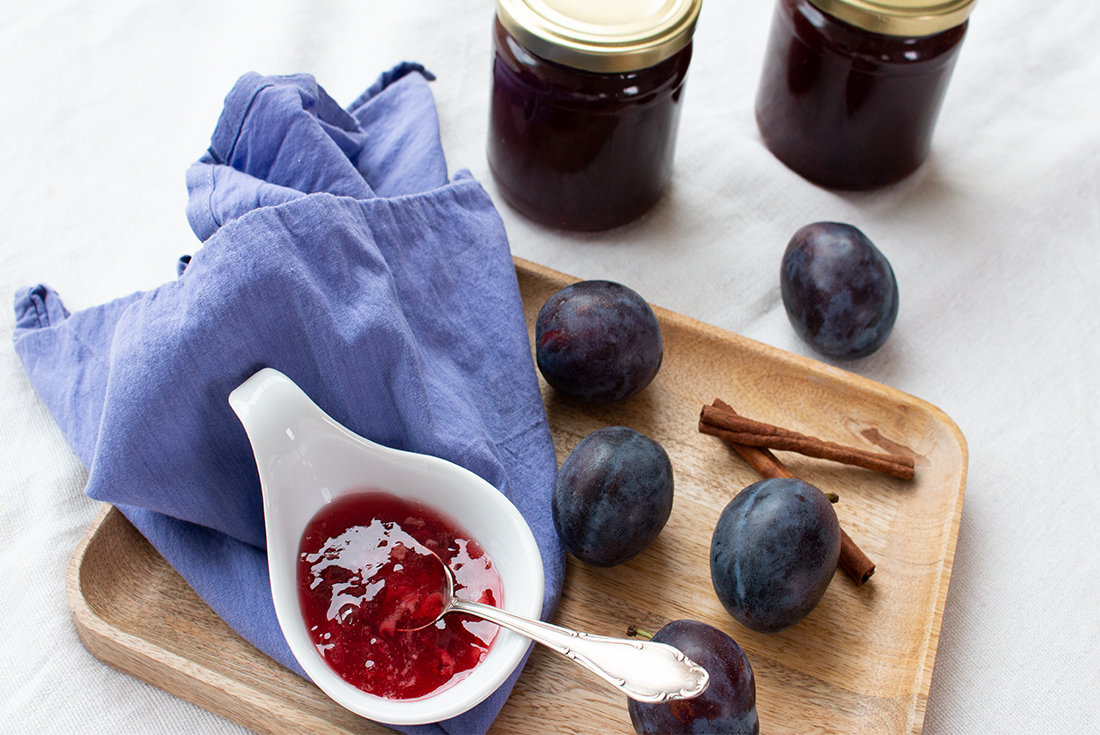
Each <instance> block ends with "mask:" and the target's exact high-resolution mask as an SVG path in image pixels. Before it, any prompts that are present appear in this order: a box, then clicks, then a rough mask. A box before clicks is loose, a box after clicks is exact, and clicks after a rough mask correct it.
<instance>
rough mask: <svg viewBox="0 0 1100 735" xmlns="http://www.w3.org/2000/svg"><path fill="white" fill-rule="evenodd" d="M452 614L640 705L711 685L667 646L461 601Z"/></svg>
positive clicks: (701, 671) (693, 665)
mask: <svg viewBox="0 0 1100 735" xmlns="http://www.w3.org/2000/svg"><path fill="white" fill-rule="evenodd" d="M448 612H463V613H467V614H469V615H474V616H476V617H479V618H483V619H485V620H489V621H491V622H493V623H496V624H497V625H500V626H502V627H504V628H508V629H509V630H512V631H515V632H516V633H519V634H520V635H523V636H526V637H527V638H530V639H531V640H533V641H536V642H538V643H541V644H543V645H544V646H547V647H548V648H551V649H553V650H555V651H557V652H558V653H560V654H562V655H563V656H566V657H567V658H571V659H573V660H574V661H576V662H577V663H579V664H580V665H581V666H583V667H585V668H586V669H588V670H589V671H591V672H593V673H595V674H596V675H597V676H599V677H600V678H602V679H604V680H605V681H607V682H608V683H610V684H611V685H612V686H614V687H616V688H618V689H620V690H621V691H622V692H623V693H625V694H626V696H628V697H630V698H631V699H636V700H638V701H639V702H665V701H669V700H673V699H689V698H691V697H695V696H698V695H700V694H702V693H703V691H704V690H705V689H706V688H707V684H708V683H709V681H710V675H709V674H707V672H706V670H705V669H704V668H703V667H702V666H700V665H699V664H697V663H695V662H694V661H692V660H691V659H689V658H688V657H687V656H685V655H684V654H683V653H682V652H681V651H680V650H679V649H677V648H674V647H672V646H669V645H667V644H664V643H656V642H654V641H643V640H638V639H636V638H609V637H607V636H601V635H591V634H589V633H581V632H578V631H575V630H569V629H568V628H562V627H560V626H557V625H551V624H550V623H544V622H542V621H541V620H531V619H529V618H524V617H521V616H519V615H514V614H513V613H510V612H508V611H507V610H501V609H500V608H498V607H492V606H491V605H483V604H481V603H478V602H470V601H468V600H461V599H457V598H456V599H455V600H454V603H453V605H452V606H451V608H450V610H449V611H448Z"/></svg>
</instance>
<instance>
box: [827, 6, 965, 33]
mask: <svg viewBox="0 0 1100 735" xmlns="http://www.w3.org/2000/svg"><path fill="white" fill-rule="evenodd" d="M976 2H977V0H810V3H811V4H812V5H814V6H815V7H817V8H818V9H819V10H822V11H824V12H826V13H828V14H829V15H831V16H833V17H834V18H838V19H840V20H842V21H844V22H845V23H851V24H852V25H854V26H856V27H857V28H862V29H863V30H865V31H871V32H873V33H882V34H884V35H887V36H931V35H932V34H933V33H939V32H941V31H946V30H947V29H948V28H954V27H955V26H957V25H959V24H961V23H962V22H963V21H965V20H966V19H967V18H969V17H970V11H972V10H973V9H974V5H975V3H976Z"/></svg>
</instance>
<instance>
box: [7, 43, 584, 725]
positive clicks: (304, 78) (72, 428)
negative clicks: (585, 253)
mask: <svg viewBox="0 0 1100 735" xmlns="http://www.w3.org/2000/svg"><path fill="white" fill-rule="evenodd" d="M430 79H431V76H430V75H429V74H428V73H427V72H426V71H425V70H424V69H423V68H422V67H420V66H419V65H415V64H401V65H399V66H397V67H395V68H394V69H393V70H391V71H389V72H387V73H385V74H383V75H382V76H381V78H380V79H379V80H378V81H377V82H376V83H375V84H373V85H372V86H371V87H370V88H369V89H368V90H367V91H366V92H364V93H363V95H362V96H361V97H360V98H359V99H358V100H356V101H355V102H354V103H353V104H352V105H351V106H350V107H348V108H347V109H343V108H341V107H340V106H339V105H337V104H336V103H335V102H334V101H333V100H332V98H330V97H329V96H328V95H327V94H326V93H325V91H324V90H323V89H322V88H321V87H320V86H318V84H317V83H316V82H315V80H314V79H313V78H312V77H310V76H308V75H299V76H291V77H265V76H261V75H258V74H247V75H245V76H244V77H242V78H241V79H240V80H239V81H238V83H237V84H236V86H235V87H234V88H233V90H232V91H231V92H230V93H229V95H228V97H227V98H226V101H225V109H224V111H223V113H222V115H221V118H220V119H219V121H218V124H217V127H216V129H215V131H214V134H213V136H212V139H211V145H210V148H209V150H208V151H207V153H206V154H205V155H203V156H202V158H201V159H200V160H199V161H198V162H197V163H196V164H194V166H192V168H191V169H190V170H189V171H188V173H187V184H188V189H189V191H190V198H189V202H188V206H187V216H188V220H189V221H190V223H191V226H192V229H193V230H194V231H195V233H196V234H197V235H198V236H199V238H200V239H201V240H202V241H203V244H202V246H201V248H199V249H198V251H197V252H196V253H195V254H194V256H193V257H191V258H187V257H185V258H182V259H181V262H180V266H179V270H180V276H179V278H178V280H176V281H173V282H170V283H166V284H164V285H162V286H161V287H159V288H156V289H154V290H152V291H149V292H147V293H135V294H132V295H129V296H126V297H124V298H121V299H118V300H116V301H113V302H110V303H107V304H104V305H101V306H98V307H95V308H91V309H87V310H85V311H81V312H77V313H74V314H70V313H69V312H68V311H67V310H66V309H65V307H64V305H63V304H62V303H61V300H60V299H59V297H58V296H57V294H56V293H55V292H53V291H52V290H50V289H49V288H48V287H45V286H41V285H40V286H36V287H33V288H29V289H24V290H22V291H21V292H20V293H18V294H17V295H16V304H15V309H16V319H17V324H16V330H15V335H14V341H15V349H16V350H17V352H18V354H19V356H20V358H21V359H22V361H23V364H24V366H25V368H26V370H27V372H28V374H29V375H30V378H31V380H32V382H33V383H34V385H35V388H36V390H37V391H38V393H39V395H40V396H41V397H42V399H43V400H44V401H45V403H46V405H47V406H48V407H49V409H50V411H51V412H52V414H53V416H54V417H55V419H56V420H57V422H58V424H59V426H60V427H61V430H62V431H63V433H64V435H65V437H66V438H67V440H68V441H69V443H70V445H71V446H72V447H73V450H74V451H75V452H76V454H77V456H78V457H79V458H80V460H81V461H82V462H83V463H84V465H85V466H86V467H87V468H88V470H89V475H88V484H87V488H86V492H87V494H88V495H89V496H90V497H92V498H95V499H97V500H102V501H106V502H109V503H112V504H114V505H115V506H117V507H118V508H119V509H120V510H121V511H122V512H123V513H124V514H125V515H126V517H127V518H129V519H130V521H131V522H133V524H134V525H135V526H136V527H137V528H138V529H139V530H140V531H141V532H142V533H143V534H144V535H145V536H146V537H147V538H148V539H149V540H150V541H151V542H152V544H153V545H154V546H155V547H156V548H157V549H158V551H159V552H160V553H161V554H163V555H164V557H165V558H166V559H167V560H168V561H169V562H170V563H171V564H172V565H173V566H174V567H175V568H176V569H177V570H178V571H179V572H180V574H181V575H182V576H183V578H184V579H186V580H187V582H188V583H189V584H190V585H191V586H192V587H193V588H194V589H195V590H196V591H197V592H198V594H199V595H200V596H201V597H202V598H203V599H204V600H205V601H206V602H207V603H208V604H209V605H210V606H211V608H212V609H213V610H214V611H215V612H216V613H217V614H218V615H220V616H221V617H222V618H224V619H225V620H226V621H227V622H228V623H229V624H230V625H231V626H232V627H233V628H234V629H235V630H236V631H238V632H239V633H240V634H241V635H242V637H244V638H245V639H247V640H248V641H250V642H252V643H253V644H254V645H256V646H257V647H258V648H260V649H261V650H263V651H264V652H266V653H267V654H268V655H270V656H271V657H272V658H274V659H275V660H277V661H279V662H280V663H282V664H283V665H285V666H287V667H289V668H291V669H293V670H295V671H297V672H298V673H300V674H302V673H303V672H302V670H301V668H300V667H299V666H298V664H297V662H296V661H295V660H294V657H293V656H292V654H291V653H290V649H289V648H288V646H287V644H286V641H285V640H284V639H283V636H282V633H281V631H280V629H279V626H278V622H277V621H276V618H275V614H274V608H273V606H272V602H271V592H270V588H269V586H268V575H267V566H266V556H265V553H264V546H265V541H264V519H263V508H262V501H261V493H260V485H259V479H258V476H257V473H256V466H255V462H254V459H253V455H252V451H251V447H250V445H249V442H248V438H247V436H246V434H245V432H244V429H243V428H242V427H241V425H240V423H239V421H238V420H237V418H236V416H235V415H234V414H233V412H232V411H231V410H230V408H229V405H228V403H227V397H228V395H229V393H230V391H232V390H233V389H234V388H235V387H237V385H239V384H240V383H241V382H243V381H244V380H245V379H246V378H248V377H249V376H250V375H252V374H253V373H254V372H255V371H256V370H258V369H259V368H261V367H263V366H270V367H273V368H276V369H278V370H280V371H282V372H283V373H285V374H286V375H288V376H289V377H290V378H291V379H292V380H294V382H296V383H297V384H298V385H299V386H301V387H302V389H303V390H304V391H305V392H306V393H307V394H308V395H309V396H310V397H311V398H312V399H313V400H314V401H315V402H316V403H317V404H318V405H319V406H320V407H321V408H322V409H323V410H325V411H326V412H327V413H328V414H329V415H331V416H332V417H333V418H334V419H335V420H336V421H338V422H340V423H341V424H344V425H345V426H347V427H348V428H350V429H351V430H353V431H355V432H356V433H358V434H361V435H362V436H365V437H367V438H369V439H371V440H373V441H376V442H378V443H380V444H384V445H386V446H390V447H395V448H398V449H405V450H411V451H416V452H422V453H426V454H432V455H436V456H439V457H443V458H445V459H448V460H451V461H452V462H455V463H457V464H460V465H462V466H464V467H466V468H468V469H470V470H472V471H473V472H475V473H477V474H478V475H480V476H481V477H483V478H484V479H486V480H487V481H488V482H490V483H492V484H493V485H494V486H496V487H497V488H498V489H500V491H501V492H503V493H504V494H505V495H507V496H508V497H509V498H510V499H511V500H512V501H513V502H514V503H515V504H516V506H517V507H518V508H519V510H520V511H521V513H522V514H523V515H524V517H525V518H526V519H527V521H528V523H529V524H530V526H531V529H532V530H533V531H534V534H535V537H536V539H537V540H538V543H539V548H540V550H541V551H542V555H543V562H544V565H545V572H546V590H547V598H546V604H545V607H544V616H545V617H549V616H550V615H552V614H553V611H554V610H555V609H556V606H557V603H558V599H559V596H560V592H561V584H562V572H563V566H564V559H563V554H562V550H561V547H560V545H559V543H558V540H557V537H556V534H555V532H554V528H553V523H552V521H551V518H550V505H549V494H550V490H551V487H552V485H553V477H554V473H555V471H556V467H557V465H556V460H555V456H554V447H553V442H552V440H551V437H550V432H549V428H548V425H547V421H546V415H545V412H544V409H543V405H542V400H541V397H540V394H539V389H538V382H537V379H536V375H535V371H534V366H533V363H532V360H531V349H530V343H529V341H528V336H527V328H526V325H525V322H524V317H523V307H522V302H521V300H520V295H519V290H518V286H517V283H516V276H515V270H514V266H513V263H512V260H511V256H510V252H509V248H508V242H507V238H506V235H505V232H504V228H503V224H502V223H501V221H500V218H499V216H498V214H497V212H496V210H495V209H494V207H493V204H492V202H491V200H490V199H489V197H488V195H487V194H486V193H485V191H484V190H483V189H482V188H481V186H480V185H479V184H478V183H477V182H476V181H475V180H474V179H473V178H472V177H471V176H470V175H469V174H468V173H465V172H461V173H459V174H457V175H456V176H455V177H454V179H453V180H448V177H447V167H446V161H445V159H444V156H443V151H442V148H441V145H440V141H439V130H438V120H437V118H436V111H435V104H434V100H433V98H432V95H431V91H430V89H429V88H428V80H430ZM518 674H519V672H518V670H517V672H516V673H515V674H513V676H512V678H511V679H509V681H508V682H507V683H506V684H505V685H504V686H503V687H502V688H501V689H500V690H499V691H498V692H497V693H496V694H494V695H493V696H492V697H491V698H490V699H489V700H487V701H485V702H484V703H482V704H481V705H479V706H478V707H477V708H475V709H474V710H472V711H471V712H468V713H466V714H464V715H461V716H459V717H457V718H454V719H452V720H448V721H446V722H443V723H439V724H438V725H429V726H423V727H408V728H401V729H403V730H406V731H409V732H424V733H429V732H434V733H439V732H447V733H476V732H484V731H485V730H487V729H488V727H489V725H490V724H491V723H492V721H493V718H494V717H495V716H496V714H497V713H498V711H499V710H500V707H501V706H503V704H504V701H505V699H506V698H507V696H508V694H509V693H510V691H511V689H512V686H513V684H514V683H515V679H516V677H517V676H518ZM303 675H304V674H303Z"/></svg>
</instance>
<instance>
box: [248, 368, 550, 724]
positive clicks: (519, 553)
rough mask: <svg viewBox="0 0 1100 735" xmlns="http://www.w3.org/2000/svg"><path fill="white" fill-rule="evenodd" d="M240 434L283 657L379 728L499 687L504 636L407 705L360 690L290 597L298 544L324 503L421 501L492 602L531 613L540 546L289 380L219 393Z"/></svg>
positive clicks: (492, 505)
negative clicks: (342, 499) (483, 572)
mask: <svg viewBox="0 0 1100 735" xmlns="http://www.w3.org/2000/svg"><path fill="white" fill-rule="evenodd" d="M229 404H230V406H231V407H232V408H233V410H234V411H235V412H236V414H237V416H238V417H239V418H240V420H241V423H242V424H243V425H244V428H245V431H246V432H247V433H248V438H249V441H250V442H251V444H252V450H253V453H254V454H255V456H256V466H257V469H258V470H259V475H260V484H261V486H262V489H263V507H264V522H265V525H266V534H267V561H268V571H269V573H270V576H271V595H272V598H273V600H274V603H275V613H276V615H277V617H278V620H279V625H280V627H281V628H282V631H283V635H284V636H285V637H286V640H287V643H288V644H289V645H290V650H291V651H292V652H293V654H294V656H295V658H297V660H298V662H299V663H300V664H301V665H302V668H303V669H304V670H305V671H306V673H307V674H308V675H309V677H310V678H311V679H312V680H313V682H314V683H315V684H317V686H318V687H320V688H321V690H322V691H324V692H325V693H326V694H327V695H328V696H329V697H331V698H332V699H333V700H335V701H336V702H337V703H338V704H340V705H342V706H343V707H345V708H347V709H349V710H351V711H352V712H355V713H356V714H359V715H361V716H363V717H368V718H370V719H372V720H376V721H378V722H383V723H387V724H392V725H413V724H423V723H429V722H438V721H440V720H445V719H448V718H450V717H454V716H456V715H458V714H461V713H462V712H465V711H466V710H468V709H470V708H471V707H473V706H475V705H476V704H478V703H479V702H481V701H482V700H484V699H485V698H486V697H488V696H489V695H490V694H491V693H492V692H494V691H495V690H496V689H497V688H499V686H500V685H501V684H502V683H504V681H505V680H506V679H507V678H508V676H509V675H510V674H511V672H512V671H513V670H514V669H515V668H516V666H517V665H519V663H520V662H521V661H522V660H523V656H524V655H525V653H526V652H527V649H528V647H529V645H530V642H529V641H528V640H527V639H526V638H525V637H523V636H520V635H517V634H516V633H513V632H512V631H509V630H504V629H502V630H501V631H500V632H499V633H498V634H497V637H496V639H495V640H494V641H493V643H492V646H491V647H490V650H489V652H488V654H487V655H486V657H485V659H484V660H483V661H482V662H481V663H479V664H478V665H477V666H476V667H475V668H474V669H473V670H472V671H471V672H470V674H469V676H467V678H466V679H464V680H463V681H461V682H459V683H457V684H455V685H454V686H452V687H450V688H449V689H446V690H444V691H442V692H439V693H436V694H433V695H430V696H428V697H424V698H421V699H416V700H390V699H383V698H381V697H377V696H374V695H372V694H368V693H366V692H364V691H362V690H360V689H358V688H356V687H354V686H352V685H351V684H349V683H347V682H346V681H344V680H343V679H342V678H340V677H339V676H338V675H337V674H336V673H335V672H334V671H333V670H332V669H331V668H330V667H329V666H328V664H326V663H325V661H324V659H323V658H322V657H321V655H320V654H319V653H318V651H317V649H316V648H315V646H314V644H313V642H312V641H311V640H310V637H309V633H308V631H307V630H306V626H305V623H304V622H303V618H302V613H301V609H300V607H299V602H298V582H297V556H298V544H299V541H300V540H301V537H302V534H303V532H304V531H305V528H306V525H307V524H308V523H309V521H310V519H312V518H313V516H314V515H315V514H316V513H317V511H318V510H320V509H321V507H322V506H324V505H325V504H327V503H330V502H331V501H332V500H333V499H334V498H337V497H339V496H341V495H343V494H345V493H348V492H355V491H362V490H364V489H366V488H370V489H377V490H382V491H384V492H388V493H390V494H392V495H396V496H398V497H401V498H406V499H410V500H416V501H420V502H424V503H426V504H428V505H430V506H431V507H433V508H435V509H436V510H437V511H439V512H440V513H442V514H443V515H444V516H447V517H449V518H451V519H452V520H453V521H455V523H456V524H457V525H458V526H459V527H461V528H463V529H465V530H466V531H468V532H469V533H470V535H471V536H472V537H473V538H474V539H476V540H477V541H478V542H479V543H480V544H481V546H482V547H483V548H484V549H485V551H486V552H487V553H488V555H489V557H490V558H491V559H492V560H493V562H494V565H495V567H496V570H497V573H498V574H499V575H500V578H501V585H502V588H503V592H504V599H503V601H502V607H503V608H504V609H506V610H509V611H512V612H514V613H516V614H518V615H522V616H525V617H533V618H537V617H538V616H539V614H540V613H541V611H542V604H543V595H544V588H543V567H542V559H541V557H540V555H539V550H538V545H537V543H536V542H535V538H534V536H533V535H532V533H531V530H530V528H529V527H528V525H527V523H526V521H525V520H524V519H523V516H522V515H520V513H519V511H518V510H517V509H516V507H515V506H514V505H512V503H511V502H510V501H509V500H508V499H507V498H506V497H505V496H504V495H503V494H502V493H501V492H500V491H498V490H497V489H496V488H495V487H493V486H492V485H490V484H489V483H488V482H486V481H485V480H483V479H482V478H480V477H478V476H477V475H475V474H474V473H472V472H470V471H468V470H466V469H464V468H462V467H459V466H458V465H455V464H453V463H451V462H447V461H446V460H443V459H439V458H438V457H431V456H427V455H422V454H415V453H412V452H404V451H399V450H395V449H390V448H388V447H383V446H381V445H379V444H375V443H374V442H371V441H368V440H367V439H364V438H363V437H361V436H358V435H357V434H355V433H353V432H352V431H350V430H348V429H347V428H345V427H344V426H342V425H340V424H339V423H337V422H336V421H334V420H333V419H332V418H331V417H329V416H328V415H327V414H325V413H324V411H322V410H321V409H320V408H319V407H318V406H317V405H316V404H315V403H314V402H313V401H312V400H310V398H309V397H308V396H307V395H306V394H305V393H304V392H303V391H302V390H301V389H300V388H299V387H298V386H297V385H296V384H295V383H294V382H293V381H291V380H290V379H289V378H288V377H287V376H285V375H283V374H282V373H280V372H279V371H277V370H273V369H271V368H263V369H262V370H260V371H259V372H257V373H256V374H255V375H253V376H252V377H250V378H249V379H248V380H246V381H245V382H244V383H242V384H241V385H240V386H239V387H237V388H236V389H235V390H234V391H233V392H232V393H231V394H230V395H229Z"/></svg>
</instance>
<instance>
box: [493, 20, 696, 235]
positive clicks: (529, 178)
mask: <svg viewBox="0 0 1100 735" xmlns="http://www.w3.org/2000/svg"><path fill="white" fill-rule="evenodd" d="M701 3H702V0H617V2H613V3H601V2H592V1H591V0H498V2H497V14H496V20H495V23H494V33H493V49H494V59H493V86H492V90H493V91H492V104H491V117H490V121H489V145H488V157H489V166H490V169H491V170H492V172H493V177H494V179H495V180H496V182H497V186H498V188H499V191H500V194H501V196H502V197H503V198H504V199H505V200H506V201H507V202H508V204H510V205H511V206H512V207H514V208H515V209H516V210H518V211H519V212H521V213H522V214H524V215H526V216H527V217H529V218H531V219H533V220H535V221H537V222H540V223H542V224H545V225H549V226H551V227H558V228H562V229H567V230H576V231H592V230H604V229H608V228H611V227H617V226H619V225H623V224H626V223H627V222H630V221H631V220H633V219H635V218H637V217H639V216H640V215H641V214H643V213H644V212H646V211H647V210H648V209H649V208H650V207H652V206H653V205H654V204H655V203H656V202H657V200H658V199H659V198H660V196H661V194H662V193H663V192H664V190H665V188H666V187H667V185H668V182H669V179H670V177H671V175H672V160H673V152H674V149H675V145H676V131H677V127H678V124H679V119H680V109H681V107H682V106H683V94H684V81H685V79H686V77H687V71H688V64H689V63H690V61H691V38H692V34H693V33H694V31H695V23H696V19H697V17H698V14H699V8H700V5H701Z"/></svg>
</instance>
